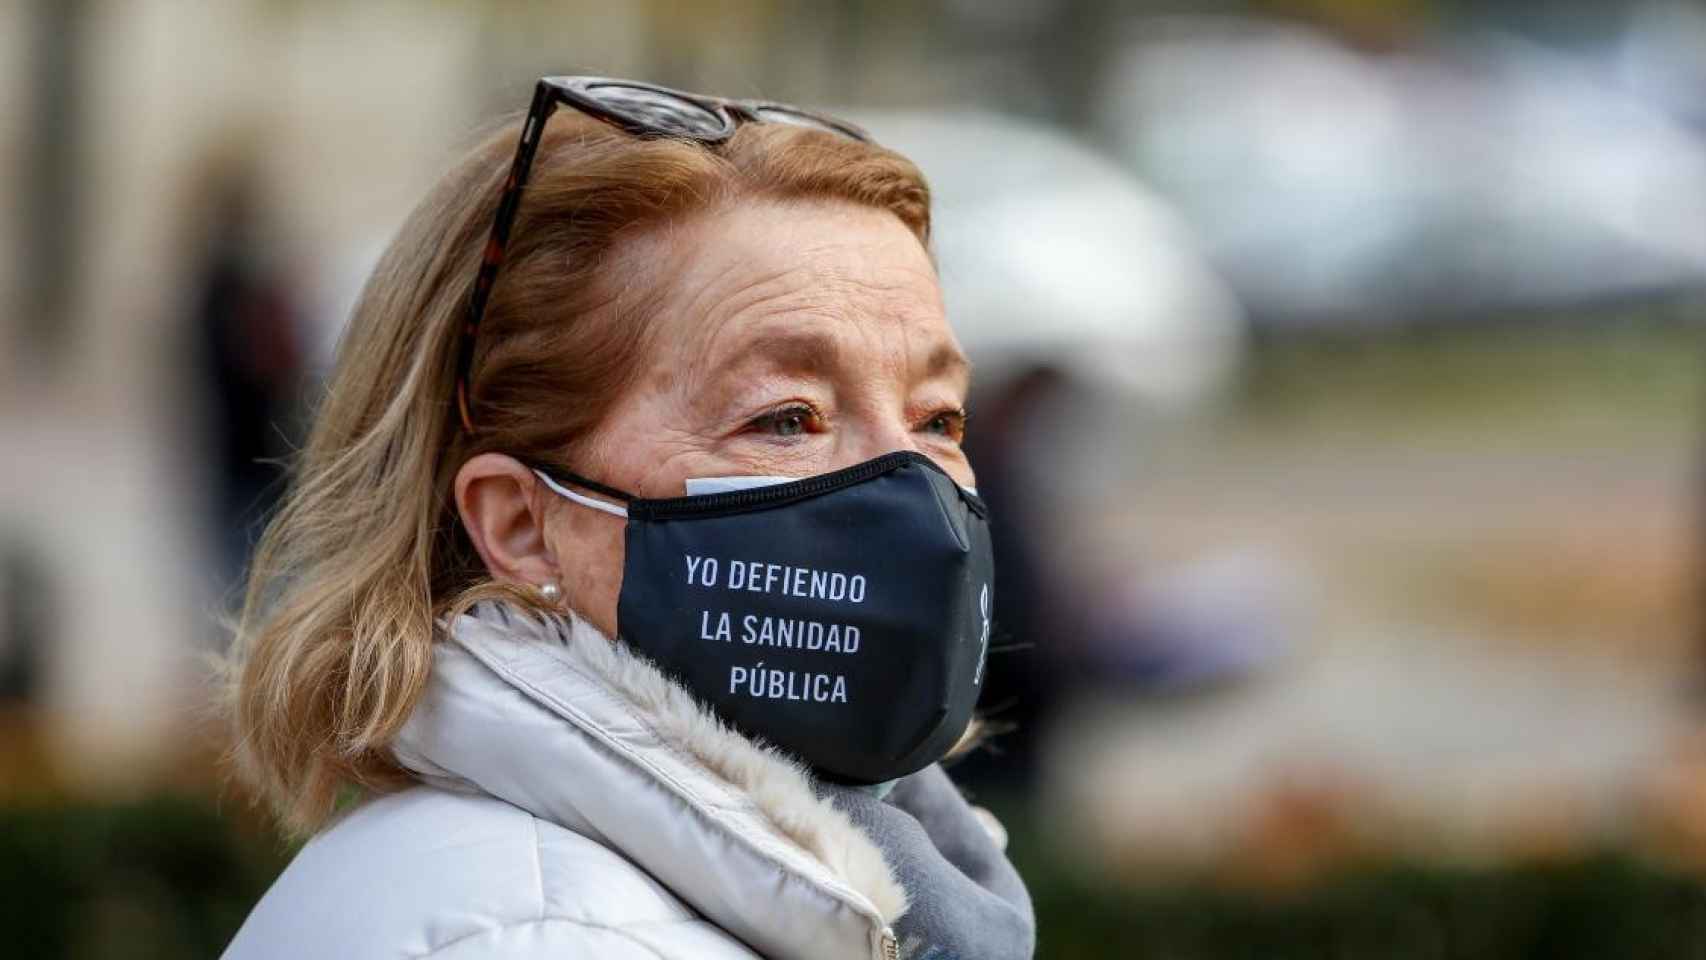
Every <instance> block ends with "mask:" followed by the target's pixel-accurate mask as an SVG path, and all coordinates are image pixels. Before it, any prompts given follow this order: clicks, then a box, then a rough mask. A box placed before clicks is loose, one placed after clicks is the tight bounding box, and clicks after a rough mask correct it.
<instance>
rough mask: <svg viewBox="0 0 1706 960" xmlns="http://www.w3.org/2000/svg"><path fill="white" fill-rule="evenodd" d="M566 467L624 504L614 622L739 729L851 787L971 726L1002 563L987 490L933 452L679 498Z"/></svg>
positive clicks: (903, 766) (934, 755)
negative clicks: (995, 549) (651, 496)
mask: <svg viewBox="0 0 1706 960" xmlns="http://www.w3.org/2000/svg"><path fill="white" fill-rule="evenodd" d="M535 472H536V473H538V475H539V477H540V479H541V480H543V481H544V482H545V483H546V484H547V485H548V486H550V487H551V489H553V490H555V491H556V492H557V493H559V494H561V495H562V496H565V497H567V498H569V499H571V500H573V501H575V502H577V503H580V504H583V505H586V506H590V507H593V508H594V509H599V510H603V511H605V512H608V513H614V514H617V515H619V516H620V515H623V513H624V511H623V510H622V508H620V507H617V506H615V505H613V504H610V503H606V502H604V501H602V500H597V499H593V498H591V497H586V496H583V495H581V494H578V493H576V492H574V491H572V490H569V489H567V488H566V487H564V486H563V485H562V484H561V483H559V482H557V481H556V480H554V479H553V478H552V477H550V476H548V475H547V474H545V473H543V472H541V471H535ZM561 476H562V477H563V478H564V479H566V480H568V481H570V482H571V483H573V484H574V485H575V486H579V487H583V488H585V489H587V490H591V491H595V492H598V493H602V494H604V495H606V496H611V497H615V498H618V499H621V500H623V501H625V502H626V504H627V509H626V511H625V513H626V516H627V519H628V525H627V536H626V542H627V559H626V562H625V563H624V566H623V573H622V593H621V597H620V599H619V600H618V602H617V612H616V618H617V622H616V626H617V632H618V633H619V634H620V635H621V637H622V639H623V640H625V641H627V643H628V644H629V645H631V646H633V647H634V648H636V649H637V650H639V651H640V652H641V653H644V654H645V655H646V656H648V657H650V658H651V659H652V660H654V661H656V662H657V663H658V664H659V666H661V667H662V668H663V669H664V670H665V671H666V672H668V673H669V674H671V675H672V676H674V677H675V679H676V680H678V681H679V682H680V683H682V684H684V685H685V686H686V687H687V688H688V689H689V690H691V691H692V692H693V693H694V694H695V695H696V696H698V697H699V698H700V699H701V700H703V701H705V702H706V703H707V704H708V705H710V706H711V707H712V709H714V710H715V711H716V712H717V714H718V715H719V716H721V717H722V718H723V719H724V720H725V721H727V722H728V723H729V724H730V725H732V726H734V727H735V728H736V729H738V730H740V731H742V732H744V733H746V734H748V735H749V736H753V737H756V738H758V739H761V740H764V741H766V742H768V743H771V744H774V745H775V746H778V747H780V748H782V749H783V750H786V751H788V752H790V753H793V754H795V755H797V756H798V757H799V758H800V759H802V760H804V761H805V762H806V763H807V764H809V765H810V766H812V767H814V768H815V769H816V770H817V771H818V772H819V773H820V774H822V775H824V776H826V777H827V778H829V779H833V780H838V781H842V782H847V783H880V782H883V781H886V780H892V779H894V778H896V777H901V776H904V775H906V774H908V773H911V772H913V771H915V770H919V769H922V768H924V767H926V766H928V765H930V764H931V763H934V762H935V761H937V760H939V759H941V758H942V756H943V755H944V754H946V753H947V751H948V750H949V748H951V747H952V746H953V745H954V743H955V742H956V741H957V740H958V739H959V738H960V736H961V734H963V733H964V732H965V728H966V725H967V723H969V722H970V720H971V715H972V708H973V706H975V704H976V702H977V695H978V692H979V690H980V687H981V684H982V681H983V661H984V656H985V655H986V654H987V652H988V649H989V615H990V610H991V609H992V604H993V600H994V598H993V595H992V594H991V589H992V587H993V582H992V581H993V577H994V564H993V561H992V559H991V556H990V546H989V530H988V526H987V523H986V514H985V509H984V505H983V501H982V500H980V499H978V497H977V495H976V494H975V493H973V492H971V491H969V490H966V489H964V488H962V487H961V486H960V485H959V484H957V483H955V482H954V481H953V479H951V478H950V477H949V476H948V475H947V474H946V473H944V472H943V471H942V469H941V468H940V467H938V466H937V465H936V464H935V463H934V462H933V461H932V460H930V458H929V457H926V456H924V455H922V454H918V453H913V452H911V451H901V452H897V453H891V454H887V455H885V456H881V457H878V458H876V459H875V460H868V461H866V462H864V463H861V464H857V465H855V466H851V467H848V468H846V469H844V470H837V471H835V472H834V473H826V474H822V475H819V476H815V477H807V478H805V479H802V480H793V481H789V482H784V483H778V484H775V485H772V486H764V487H761V488H757V489H745V490H735V491H731V492H725V493H711V494H702V495H699V496H686V497H675V498H671V499H665V500H642V499H639V498H636V497H632V496H629V495H627V494H624V493H622V492H621V491H619V490H615V489H613V488H610V487H606V486H604V485H602V484H598V483H594V482H592V481H589V480H586V479H584V478H581V477H576V476H574V475H572V474H561Z"/></svg>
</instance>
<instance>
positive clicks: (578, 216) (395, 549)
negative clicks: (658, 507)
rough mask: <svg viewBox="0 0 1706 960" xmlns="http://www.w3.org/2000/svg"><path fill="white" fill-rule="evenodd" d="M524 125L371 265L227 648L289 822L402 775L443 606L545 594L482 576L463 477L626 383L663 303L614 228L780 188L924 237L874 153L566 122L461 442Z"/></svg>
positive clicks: (555, 436) (786, 197)
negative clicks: (400, 734) (471, 343)
mask: <svg viewBox="0 0 1706 960" xmlns="http://www.w3.org/2000/svg"><path fill="white" fill-rule="evenodd" d="M565 113H566V112H565ZM518 133H519V123H517V122H514V121H512V122H510V123H507V124H505V125H503V126H502V127H501V128H500V129H498V130H496V131H495V132H493V133H492V134H490V135H489V136H487V137H485V138H484V139H483V140H482V141H481V142H480V143H479V144H478V146H476V147H475V148H474V149H473V150H472V151H471V152H470V153H469V154H468V156H467V157H466V158H465V159H464V160H463V161H462V162H460V163H458V164H457V165H456V166H455V167H454V168H453V169H452V170H451V171H450V172H449V173H448V174H447V175H446V176H445V177H444V178H443V179H442V180H441V181H440V182H439V184H438V185H437V186H436V187H435V188H434V189H433V190H432V191H431V193H430V194H429V195H428V196H427V197H426V199H425V200H423V201H422V202H421V204H420V205H419V206H418V207H417V208H416V209H415V210H414V212H413V213H412V214H411V215H410V216H409V218H408V220H407V222H406V223H405V224H404V225H403V228H402V230H401V231H400V232H399V233H398V235H397V236H396V238H395V239H394V240H393V241H392V243H391V245H390V247H389V249H387V250H386V252H385V255H384V257H383V258H382V259H381V260H380V262H379V264H378V266H377V267H376V268H375V269H374V271H373V275H372V276H371V277H370V278H369V279H368V281H367V285H366V287H365V289H364V290H363V292H362V295H361V298H360V301H359V302H358V303H357V305H356V307H355V311H354V314H353V315H352V317H351V319H350V324H349V329H348V330H347V332H346V333H345V335H344V339H343V341H342V343H341V344H340V346H339V351H338V359H337V366H336V369H335V371H334V372H333V374H332V376H331V379H330V382H329V384H328V386H327V389H326V392H325V395H324V397H323V398H322V399H321V401H320V405H319V408H318V410H317V411H316V414H315V417H314V422H313V426H312V429H311V431H310V433H309V436H308V439H307V443H306V445H305V446H304V448H303V449H302V450H301V451H300V453H299V454H298V455H297V457H296V458H295V460H294V461H293V463H292V464H291V487H290V489H289V492H288V493H287V495H286V497H285V499H284V502H283V504H282V505H281V507H280V509H279V511H278V513H277V514H276V515H275V516H274V518H273V520H272V522H271V523H270V524H269V525H268V527H267V529H266V532H265V533H264V534H263V536H262V538H261V541H260V543H259V545H258V547H257V549H256V552H255V556H254V558H253V561H252V564H251V568H250V572H249V579H248V585H247V591H246V594H245V596H244V600H243V607H242V611H241V614H240V616H239V618H238V620H237V623H236V627H235V633H236V637H235V642H234V644H233V648H232V653H231V655H230V657H229V659H228V660H227V663H226V669H227V674H228V675H227V690H226V692H227V709H228V711H229V716H230V718H231V721H232V722H233V723H234V724H235V728H236V729H235V748H234V750H233V754H234V757H235V759H236V763H237V770H238V772H239V774H240V775H241V776H242V777H243V778H244V779H245V780H247V781H248V782H249V783H250V785H251V786H253V787H254V788H256V789H257V790H258V792H259V793H260V794H261V795H262V796H263V797H264V798H265V799H266V800H267V802H268V803H269V804H270V805H271V806H272V808H273V810H274V811H275V812H276V813H277V814H278V816H279V817H280V818H281V820H282V821H283V822H284V823H285V824H286V825H287V826H288V827H290V828H292V829H294V830H297V831H301V832H308V831H312V830H313V829H315V828H317V827H318V826H320V825H321V824H323V823H324V822H325V820H326V819H327V817H328V816H330V814H331V812H332V810H333V808H334V805H335V804H336V803H337V801H338V798H339V796H340V794H341V793H342V792H344V791H345V790H346V789H349V788H355V789H358V790H362V791H368V792H384V791H389V790H394V789H397V788H398V787H400V786H403V785H406V784H407V783H408V782H409V778H408V776H407V774H406V773H405V772H404V771H403V770H402V769H401V768H400V767H399V766H398V765H397V764H396V763H395V762H394V761H393V760H392V759H391V758H390V755H389V750H388V746H389V744H390V742H391V740H392V738H393V737H394V736H395V734H396V733H397V731H398V729H399V728H400V727H401V726H402V724H403V722H404V721H405V720H406V719H407V718H408V716H409V714H410V713H411V712H412V711H413V709H414V707H415V704H416V702H417V701H418V700H419V698H420V696H421V693H422V691H423V689H424V688H425V686H426V683H427V678H428V675H429V673H430V671H431V668H432V644H433V643H434V641H435V639H436V637H435V633H436V627H435V620H437V619H439V618H445V619H450V618H454V617H455V616H456V615H458V614H460V613H461V612H463V611H465V610H466V609H467V608H468V607H469V606H470V605H472V604H473V603H474V602H476V601H478V600H481V599H485V598H492V597H502V598H506V599H508V600H510V601H511V602H514V603H518V604H523V605H531V604H534V603H536V601H535V600H534V599H533V598H532V596H531V595H530V594H528V593H524V592H522V591H521V590H519V589H516V588H514V587H512V586H508V585H505V584H501V583H497V582H494V581H493V580H492V579H491V578H490V577H489V576H488V575H487V573H486V571H485V568H484V566H483V564H482V563H481V562H480V560H479V556H478V554H477V553H476V552H475V551H474V550H473V548H472V545H471V543H470V542H469V540H468V537H467V534H466V532H465V531H464V530H463V528H462V524H461V521H460V518H459V516H458V515H457V512H456V508H455V504H454V502H453V499H452V494H451V490H452V482H453V478H454V477H455V474H456V471H457V469H458V468H459V467H460V466H461V464H462V463H464V462H466V461H467V459H468V458H470V457H472V456H475V455H477V454H480V453H484V452H487V451H500V452H504V453H509V454H512V455H514V456H517V457H521V458H531V459H534V460H537V461H539V462H542V463H546V464H558V465H566V463H565V460H566V458H567V457H569V456H571V455H572V452H573V451H574V449H575V446H576V444H577V443H578V442H579V441H581V440H582V439H583V438H584V437H585V436H586V435H587V433H588V432H589V431H590V430H591V429H592V428H593V427H595V426H596V425H597V424H598V423H599V422H600V420H601V419H602V418H603V417H604V415H605V414H606V412H607V411H608V410H609V409H610V407H611V406H612V405H613V404H614V402H615V401H616V400H617V398H618V397H619V396H620V393H621V391H622V390H623V389H624V388H625V387H626V386H627V385H628V384H629V382H630V381H631V379H632V378H633V377H634V376H635V374H636V372H637V370H638V368H639V366H640V360H641V358H642V357H643V356H644V352H645V343H646V339H647V338H646V337H645V335H644V333H645V331H646V330H647V329H648V327H649V326H650V325H651V324H650V319H651V316H650V312H649V308H650V307H651V306H652V301H653V299H654V298H653V297H649V296H647V293H648V291H646V290H644V289H641V290H639V292H638V293H637V294H636V293H634V292H633V291H630V290H628V289H626V288H625V284H629V283H633V281H634V280H635V277H634V276H632V275H631V274H630V275H627V276H623V275H622V274H623V273H624V271H623V270H622V269H620V268H621V266H622V264H621V262H620V258H619V257H618V254H619V253H620V249H621V246H622V241H623V239H624V238H625V237H628V236H631V235H633V234H634V233H635V232H636V231H641V230H645V229H647V228H649V227H654V226H656V225H658V224H661V223H667V222H670V221H675V220H679V219H680V218H683V217H686V216H690V215H692V214H694V213H696V212H701V211H705V210H709V209H711V208H713V207H715V206H717V205H719V204H726V203H730V202H739V201H740V200H742V199H744V198H753V197H767V198H775V199H779V200H783V201H791V200H830V201H839V202H851V203H856V204H860V205H864V206H868V207H873V208H877V209H881V210H887V211H890V212H892V213H894V214H895V216H897V217H899V218H900V220H901V221H902V222H903V223H905V224H906V226H907V227H909V228H910V229H911V230H912V232H913V233H914V234H915V235H916V236H917V237H918V238H919V240H920V242H922V243H925V244H926V245H928V240H929V229H930V211H929V193H928V189H927V187H926V186H925V183H924V180H923V178H922V176H921V175H920V174H919V172H918V170H917V168H915V167H914V166H913V165H912V164H911V163H910V162H909V161H907V160H906V159H905V158H903V157H901V156H899V155H897V154H895V153H892V152H890V151H888V150H885V149H883V148H881V147H878V146H875V145H872V144H866V143H860V142H858V141H854V140H850V139H846V138H841V137H836V136H833V135H829V134H826V133H823V132H821V131H814V130H807V129H803V128H795V127H789V126H785V125H782V124H748V125H746V126H743V127H742V128H740V130H739V131H737V133H736V134H735V136H734V137H733V138H732V139H731V140H730V141H729V142H727V143H726V144H723V145H721V146H719V147H716V148H707V147H704V146H700V145H696V144H691V143H687V142H683V141H675V140H642V139H639V138H635V137H631V136H628V135H626V134H622V133H619V132H617V131H615V130H613V129H612V128H609V127H606V126H605V125H603V124H602V123H600V122H598V121H595V120H592V119H590V118H587V117H584V116H580V115H577V114H566V115H565V114H559V116H558V117H557V118H556V119H554V120H553V121H552V123H551V125H550V127H549V129H548V131H547V134H546V136H545V139H544V142H543V143H542V145H541V148H540V152H539V154H538V157H537V159H536V160H535V163H534V167H533V173H532V179H531V180H530V182H529V185H528V188H527V193H526V196H525V197H524V198H523V200H522V203H521V207H520V212H519V216H518V218H517V220H516V224H515V228H514V232H513V233H512V235H511V239H510V243H509V246H508V249H507V254H506V260H505V263H504V266H503V269H502V271H501V272H500V273H499V275H498V279H497V283H496V284H495V286H494V287H493V290H492V294H491V300H490V301H489V303H488V305H487V309H486V315H485V318H484V321H483V324H482V326H481V329H480V334H479V341H478V349H477V352H476V355H475V358H474V367H473V371H472V373H471V375H470V384H469V386H470V397H469V402H470V410H471V413H472V417H473V422H474V423H476V424H478V425H479V429H478V430H477V431H476V432H474V433H473V434H468V433H466V432H464V431H463V430H462V429H461V428H460V422H459V420H458V418H457V415H456V412H455V406H454V399H453V392H454V378H455V370H454V367H455V363H456V349H457V338H458V334H459V327H460V325H461V323H462V319H463V311H464V309H465V307H466V303H467V299H468V295H469V290H470V288H471V286H472V284H473V279H474V274H475V270H476V266H477V263H478V261H479V258H480V251H481V248H482V246H483V244H484V243H485V241H486V234H487V231H488V230H489V229H490V224H491V219H492V216H493V211H494V209H495V207H496V205H497V199H498V194H499V192H500V188H501V185H502V182H503V180H504V177H505V175H506V174H507V172H508V166H509V159H510V153H511V150H512V149H513V146H514V143H515V140H516V137H517V135H518ZM612 274H616V275H617V276H612ZM637 286H640V287H642V288H643V287H644V284H643V283H641V284H637ZM651 292H654V293H655V291H651Z"/></svg>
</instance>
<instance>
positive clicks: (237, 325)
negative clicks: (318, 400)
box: [194, 175, 307, 587]
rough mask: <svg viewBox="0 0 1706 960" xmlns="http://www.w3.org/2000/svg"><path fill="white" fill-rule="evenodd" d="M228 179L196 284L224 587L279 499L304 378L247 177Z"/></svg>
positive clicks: (279, 275) (283, 281)
mask: <svg viewBox="0 0 1706 960" xmlns="http://www.w3.org/2000/svg"><path fill="white" fill-rule="evenodd" d="M226 179H227V180H228V182H227V183H226V184H225V185H224V186H222V187H221V188H220V189H219V190H217V191H216V193H217V198H216V201H215V204H214V209H213V223H212V225H211V228H210V230H209V239H208V243H207V245H206V248H205V253H204V254H203V256H202V258H201V262H200V263H199V264H198V266H197V268H196V271H195V273H196V275H195V280H194V289H195V295H196V303H195V318H196V325H195V337H196V340H197V347H198V349H197V350H196V351H195V354H194V355H195V356H196V358H197V362H198V364H199V366H200V368H201V369H200V373H201V377H202V380H203V383H204V385H205V389H206V390H207V391H208V396H207V399H206V402H204V403H202V404H200V405H199V413H200V415H201V416H202V417H204V418H206V425H205V428H206V431H207V438H208V443H209V446H210V448H211V449H210V459H211V461H212V463H213V466H214V469H215V475H214V476H213V477H212V480H213V483H214V491H213V503H212V512H213V515H214V518H215V527H214V529H216V530H218V531H220V537H221V539H220V542H219V543H218V544H217V545H216V546H217V548H218V558H219V573H220V584H221V586H222V587H226V586H230V585H232V584H235V583H236V582H237V581H238V579H239V578H240V577H241V575H242V570H243V565H244V564H245V563H246V562H247V560H248V557H249V552H250V551H251V550H252V549H253V548H254V544H255V539H256V536H257V534H258V531H259V528H260V526H261V522H262V520H263V519H264V518H265V517H266V516H267V515H269V514H270V513H271V512H272V510H273V509H274V508H275V506H276V505H277V502H278V498H279V495H280V493H281V489H282V488H281V485H280V483H279V481H280V479H281V472H280V469H279V467H278V463H279V460H280V458H282V457H284V456H285V455H286V453H287V452H288V449H289V447H290V446H292V445H293V441H295V440H296V437H295V436H294V433H293V430H292V426H293V424H294V423H295V421H296V417H295V412H296V411H295V403H296V397H297V391H298V390H299V389H300V388H301V386H302V384H303V383H304V382H305V380H306V375H307V371H306V364H305V362H304V351H303V350H302V344H301V339H302V337H301V332H300V327H301V322H302V314H303V311H302V309H301V307H300V305H299V304H298V303H297V302H296V299H297V298H296V296H295V295H294V290H293V287H292V284H291V283H290V278H289V277H288V275H287V274H286V273H285V271H282V270H280V269H279V268H278V267H277V266H276V264H274V263H273V262H272V260H271V258H269V257H268V256H267V252H266V250H265V249H264V244H263V243H262V241H261V240H260V238H261V237H263V236H265V235H266V234H267V233H268V229H267V225H265V224H263V223H261V222H260V221H261V220H262V217H261V212H260V210H259V209H258V201H257V199H256V197H255V195H254V189H253V188H252V187H251V186H250V185H249V183H248V181H247V180H246V178H244V177H242V176H241V175H232V176H227V177H226Z"/></svg>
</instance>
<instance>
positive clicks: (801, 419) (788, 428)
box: [747, 404, 822, 439]
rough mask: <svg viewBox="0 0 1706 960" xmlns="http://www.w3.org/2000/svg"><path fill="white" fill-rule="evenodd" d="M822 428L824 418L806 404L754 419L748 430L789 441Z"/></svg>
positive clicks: (775, 411) (764, 414) (748, 425)
mask: <svg viewBox="0 0 1706 960" xmlns="http://www.w3.org/2000/svg"><path fill="white" fill-rule="evenodd" d="M821 426H822V418H820V417H819V416H818V413H817V411H816V410H813V409H812V408H811V407H808V406H806V405H805V404H794V405H793V406H788V407H783V408H781V409H779V410H771V411H769V412H768V413H763V414H760V415H758V416H756V417H754V418H753V419H752V421H751V422H750V423H748V424H747V429H749V430H751V431H752V432H754V433H763V434H768V435H769V436H772V437H781V438H783V439H788V438H791V437H797V436H800V435H801V434H805V433H810V432H812V431H813V430H816V429H818V428H819V427H821Z"/></svg>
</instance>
